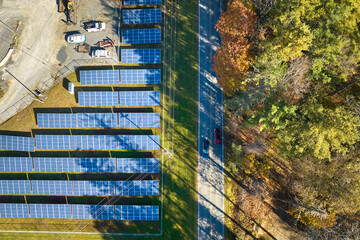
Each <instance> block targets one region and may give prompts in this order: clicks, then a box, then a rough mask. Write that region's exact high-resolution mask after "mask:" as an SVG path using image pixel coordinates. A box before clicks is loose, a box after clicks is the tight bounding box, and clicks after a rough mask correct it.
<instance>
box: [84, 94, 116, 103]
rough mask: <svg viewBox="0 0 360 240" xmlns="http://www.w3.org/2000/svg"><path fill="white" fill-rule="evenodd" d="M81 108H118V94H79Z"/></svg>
mask: <svg viewBox="0 0 360 240" xmlns="http://www.w3.org/2000/svg"><path fill="white" fill-rule="evenodd" d="M78 98H79V106H118V105H119V93H118V92H79V93H78Z"/></svg>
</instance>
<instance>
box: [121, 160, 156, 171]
mask: <svg viewBox="0 0 360 240" xmlns="http://www.w3.org/2000/svg"><path fill="white" fill-rule="evenodd" d="M117 172H118V173H159V159H158V158H118V159H117Z"/></svg>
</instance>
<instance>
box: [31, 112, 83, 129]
mask: <svg viewBox="0 0 360 240" xmlns="http://www.w3.org/2000/svg"><path fill="white" fill-rule="evenodd" d="M37 121H38V126H39V128H76V115H75V114H71V113H38V114H37Z"/></svg>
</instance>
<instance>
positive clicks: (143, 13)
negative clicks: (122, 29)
mask: <svg viewBox="0 0 360 240" xmlns="http://www.w3.org/2000/svg"><path fill="white" fill-rule="evenodd" d="M161 14H162V13H161V9H160V8H155V9H131V10H123V11H122V16H123V24H147V23H161V22H162V19H161Z"/></svg>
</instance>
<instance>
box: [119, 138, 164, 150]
mask: <svg viewBox="0 0 360 240" xmlns="http://www.w3.org/2000/svg"><path fill="white" fill-rule="evenodd" d="M159 146H160V145H159V136H158V135H146V136H143V135H118V149H121V150H158V149H159Z"/></svg>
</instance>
